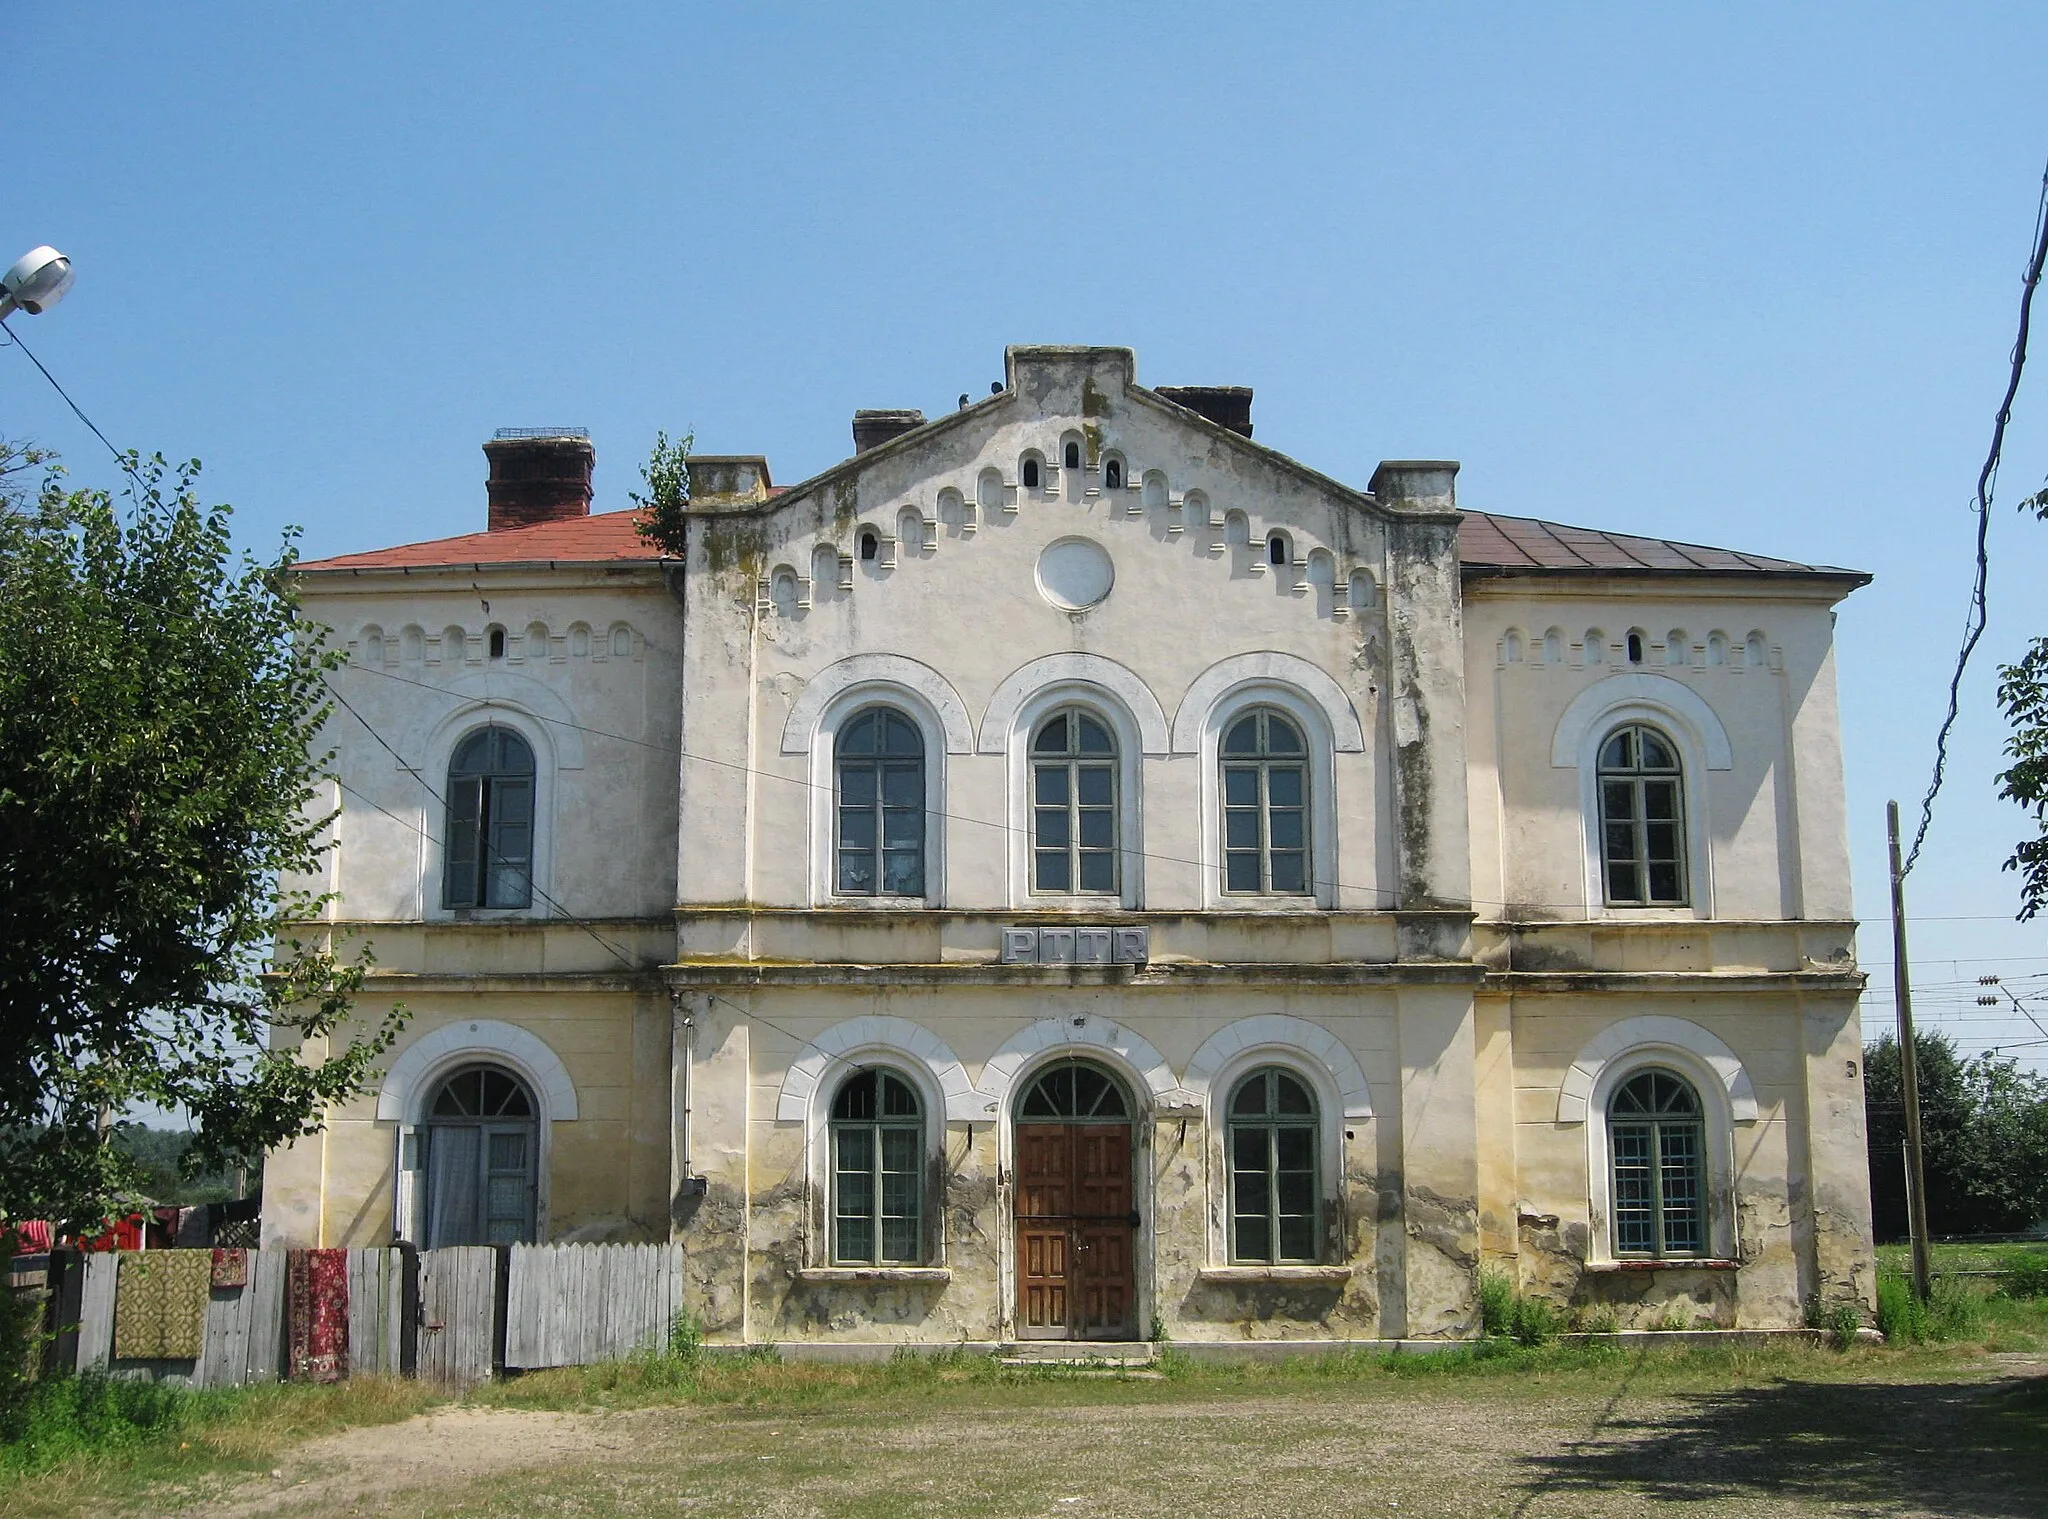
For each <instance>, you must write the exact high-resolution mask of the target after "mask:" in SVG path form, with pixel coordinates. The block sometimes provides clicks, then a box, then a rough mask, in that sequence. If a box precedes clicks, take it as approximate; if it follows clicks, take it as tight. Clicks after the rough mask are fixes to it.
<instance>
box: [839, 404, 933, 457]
mask: <svg viewBox="0 0 2048 1519" xmlns="http://www.w3.org/2000/svg"><path fill="white" fill-rule="evenodd" d="M922 426H924V413H923V412H921V411H857V412H855V413H854V414H853V451H854V452H855V453H857V454H864V453H866V452H867V451H868V450H869V449H871V448H880V447H881V446H882V445H883V444H884V443H887V442H888V441H889V440H890V439H891V438H900V437H902V436H903V434H905V433H907V432H909V431H910V430H911V429H912V428H913V427H922Z"/></svg>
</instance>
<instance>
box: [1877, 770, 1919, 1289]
mask: <svg viewBox="0 0 2048 1519" xmlns="http://www.w3.org/2000/svg"><path fill="white" fill-rule="evenodd" d="M1884 820H1885V832H1886V834H1887V835H1888V837H1889V838H1890V841H1891V853H1892V1001H1893V1002H1894V1003H1895V1004H1896V1005H1897V1007H1898V1010H1899V1085H1900V1087H1901V1088H1902V1089H1903V1090H1904V1093H1905V1099H1906V1216H1907V1220H1908V1223H1909V1226H1910V1227H1911V1229H1912V1232H1913V1295H1914V1296H1915V1297H1917V1298H1918V1299H1919V1300H1920V1301H1921V1302H1923V1303H1924V1302H1926V1301H1927V1296H1928V1292H1929V1289H1930V1285H1931V1284H1930V1282H1929V1276H1930V1264H1929V1261H1928V1243H1927V1168H1926V1166H1925V1164H1924V1163H1923V1160H1922V1156H1921V1151H1920V1060H1919V1055H1918V1052H1917V1051H1915V1049H1914V1048H1913V984H1912V982H1913V978H1912V976H1911V975H1910V974H1909V973H1908V971H1907V962H1906V873H1905V871H1904V870H1903V869H1901V868H1900V865H1899V804H1898V803H1897V802H1887V803H1885V808H1884Z"/></svg>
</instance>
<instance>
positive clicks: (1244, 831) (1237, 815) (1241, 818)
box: [1223, 808, 1259, 849]
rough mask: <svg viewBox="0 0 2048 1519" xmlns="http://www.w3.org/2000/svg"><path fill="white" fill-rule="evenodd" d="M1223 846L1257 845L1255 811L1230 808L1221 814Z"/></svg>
mask: <svg viewBox="0 0 2048 1519" xmlns="http://www.w3.org/2000/svg"><path fill="white" fill-rule="evenodd" d="M1223 847H1224V848H1225V849H1257V848H1258V847H1259V815H1258V813H1256V812H1251V811H1240V810H1238V809H1236V808H1232V809H1231V810H1230V811H1228V812H1226V813H1224V814H1223Z"/></svg>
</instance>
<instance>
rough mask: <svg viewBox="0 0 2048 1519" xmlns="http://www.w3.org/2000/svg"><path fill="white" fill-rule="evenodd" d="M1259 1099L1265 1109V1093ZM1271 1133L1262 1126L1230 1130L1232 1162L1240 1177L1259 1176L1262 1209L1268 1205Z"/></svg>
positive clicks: (1238, 1127)
mask: <svg viewBox="0 0 2048 1519" xmlns="http://www.w3.org/2000/svg"><path fill="white" fill-rule="evenodd" d="M1259 1101H1260V1105H1261V1106H1260V1110H1261V1111H1263V1107H1264V1103H1265V1097H1264V1095H1263V1094H1261V1096H1260V1098H1259ZM1271 1135H1272V1130H1270V1129H1267V1128H1262V1127H1261V1128H1254V1127H1240V1126H1233V1127H1232V1128H1231V1131H1230V1163H1231V1164H1232V1165H1233V1166H1235V1167H1236V1168H1237V1171H1238V1175H1239V1177H1240V1178H1246V1177H1257V1178H1258V1185H1259V1188H1260V1191H1259V1194H1258V1198H1259V1202H1258V1206H1259V1207H1260V1208H1261V1209H1263V1208H1264V1207H1265V1206H1266V1194H1265V1191H1264V1188H1265V1185H1266V1154H1267V1152H1266V1147H1267V1145H1268V1144H1270V1143H1271V1142H1272V1141H1271Z"/></svg>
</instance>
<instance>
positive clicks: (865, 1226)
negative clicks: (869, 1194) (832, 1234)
mask: <svg viewBox="0 0 2048 1519" xmlns="http://www.w3.org/2000/svg"><path fill="white" fill-rule="evenodd" d="M874 1258H875V1226H874V1224H873V1223H871V1222H870V1221H869V1220H868V1219H867V1218H866V1217H865V1216H859V1215H854V1214H848V1213H841V1214H840V1215H839V1259H841V1260H843V1261H871V1260H873V1259H874Z"/></svg>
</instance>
